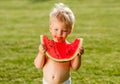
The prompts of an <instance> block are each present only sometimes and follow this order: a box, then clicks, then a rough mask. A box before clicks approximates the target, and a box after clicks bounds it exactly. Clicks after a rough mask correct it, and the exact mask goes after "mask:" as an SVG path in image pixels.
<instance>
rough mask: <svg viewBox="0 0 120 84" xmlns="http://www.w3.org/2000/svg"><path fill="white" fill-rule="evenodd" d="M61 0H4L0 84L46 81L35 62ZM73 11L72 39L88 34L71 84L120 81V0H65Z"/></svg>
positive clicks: (118, 83)
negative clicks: (80, 63)
mask: <svg viewBox="0 0 120 84" xmlns="http://www.w3.org/2000/svg"><path fill="white" fill-rule="evenodd" d="M57 2H60V0H0V84H42V82H41V80H42V70H38V69H36V68H35V66H34V64H33V61H34V58H35V57H36V55H37V52H38V46H39V44H40V39H39V36H40V35H41V34H47V35H48V36H50V33H49V12H50V11H51V9H52V7H53V5H54V4H55V3H57ZM62 2H63V3H65V4H66V5H68V6H69V7H70V8H71V9H72V10H73V12H74V14H75V17H76V21H75V27H74V30H73V32H72V33H71V35H70V36H69V37H68V40H69V41H70V42H71V41H73V40H74V39H75V38H77V37H81V38H84V42H83V45H84V47H85V53H84V55H83V57H82V65H81V67H80V69H79V70H78V71H71V78H72V84H120V1H119V0H73V1H72V0H68V1H67V0H62Z"/></svg>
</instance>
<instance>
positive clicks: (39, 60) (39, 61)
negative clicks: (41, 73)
mask: <svg viewBox="0 0 120 84" xmlns="http://www.w3.org/2000/svg"><path fill="white" fill-rule="evenodd" d="M45 51H46V50H45V48H44V46H43V45H42V44H41V45H40V46H39V53H38V55H37V56H36V58H35V60H34V65H35V67H36V68H38V69H41V68H43V66H44V64H45V57H46V56H45Z"/></svg>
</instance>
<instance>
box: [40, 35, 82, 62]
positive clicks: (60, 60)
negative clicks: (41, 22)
mask: <svg viewBox="0 0 120 84" xmlns="http://www.w3.org/2000/svg"><path fill="white" fill-rule="evenodd" d="M43 36H44V35H40V39H41V44H44V42H43ZM77 39H78V40H79V44H78V48H77V49H76V52H75V54H74V55H73V56H72V57H71V58H69V59H56V58H53V57H52V56H51V55H50V54H49V53H48V52H47V51H46V55H47V56H48V57H49V58H50V59H52V60H53V61H56V62H68V61H71V60H73V59H74V58H75V57H76V56H77V54H78V49H79V48H80V46H82V43H83V38H77Z"/></svg>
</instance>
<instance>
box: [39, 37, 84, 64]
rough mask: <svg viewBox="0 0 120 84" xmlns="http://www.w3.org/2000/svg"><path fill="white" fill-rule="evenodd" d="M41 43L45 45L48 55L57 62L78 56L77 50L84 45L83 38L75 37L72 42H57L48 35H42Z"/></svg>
mask: <svg viewBox="0 0 120 84" xmlns="http://www.w3.org/2000/svg"><path fill="white" fill-rule="evenodd" d="M40 37H41V43H42V44H44V45H45V48H46V55H47V56H48V57H49V58H50V59H52V60H54V61H57V62H65V61H70V60H72V59H74V58H75V56H77V54H78V53H77V51H78V49H79V47H80V46H81V45H82V41H83V39H82V38H77V39H75V40H74V41H73V42H72V43H68V42H63V43H61V42H55V41H54V40H51V39H49V38H48V37H47V36H46V35H41V36H40Z"/></svg>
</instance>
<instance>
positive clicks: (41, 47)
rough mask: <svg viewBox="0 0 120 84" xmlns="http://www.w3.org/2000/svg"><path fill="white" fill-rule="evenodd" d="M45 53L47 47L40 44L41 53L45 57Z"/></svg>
mask: <svg viewBox="0 0 120 84" xmlns="http://www.w3.org/2000/svg"><path fill="white" fill-rule="evenodd" d="M45 52H46V49H45V46H44V45H43V44H40V46H39V53H40V54H41V55H42V56H43V55H45Z"/></svg>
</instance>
